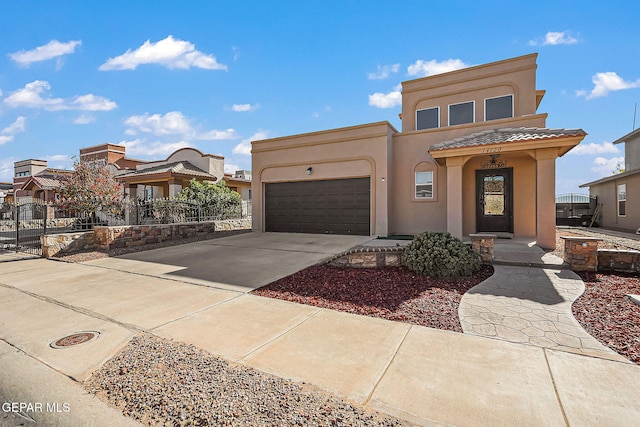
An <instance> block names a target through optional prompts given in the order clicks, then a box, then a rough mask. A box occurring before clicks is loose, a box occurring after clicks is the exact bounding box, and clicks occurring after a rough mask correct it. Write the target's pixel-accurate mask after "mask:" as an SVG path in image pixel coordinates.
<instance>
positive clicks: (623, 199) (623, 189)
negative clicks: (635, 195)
mask: <svg viewBox="0 0 640 427" xmlns="http://www.w3.org/2000/svg"><path fill="white" fill-rule="evenodd" d="M626 205H627V184H620V185H618V216H626V215H627V206H626Z"/></svg>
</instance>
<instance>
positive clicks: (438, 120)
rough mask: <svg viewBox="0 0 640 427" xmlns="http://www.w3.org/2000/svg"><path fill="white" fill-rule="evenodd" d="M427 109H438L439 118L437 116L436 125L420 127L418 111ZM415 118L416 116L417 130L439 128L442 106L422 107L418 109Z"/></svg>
mask: <svg viewBox="0 0 640 427" xmlns="http://www.w3.org/2000/svg"><path fill="white" fill-rule="evenodd" d="M426 110H436V111H437V112H438V118H437V123H436V127H432V128H420V129H418V112H419V111H426ZM415 118H416V126H415V128H416V130H429V129H438V128H440V106H436V107H428V108H420V109H419V110H416V115H415Z"/></svg>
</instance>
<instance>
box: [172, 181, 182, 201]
mask: <svg viewBox="0 0 640 427" xmlns="http://www.w3.org/2000/svg"><path fill="white" fill-rule="evenodd" d="M180 190H182V181H181V180H179V179H170V180H169V197H176V196H177V195H178V193H179V192H180Z"/></svg>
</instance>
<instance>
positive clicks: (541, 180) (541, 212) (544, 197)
mask: <svg viewBox="0 0 640 427" xmlns="http://www.w3.org/2000/svg"><path fill="white" fill-rule="evenodd" d="M556 157H558V149H557V148H545V149H541V150H536V199H537V201H536V235H537V236H536V242H537V244H538V246H540V247H541V248H544V249H553V248H555V247H556Z"/></svg>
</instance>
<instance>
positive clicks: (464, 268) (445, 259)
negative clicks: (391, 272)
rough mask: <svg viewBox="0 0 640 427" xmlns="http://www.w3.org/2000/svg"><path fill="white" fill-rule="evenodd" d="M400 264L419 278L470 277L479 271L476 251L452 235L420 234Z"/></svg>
mask: <svg viewBox="0 0 640 427" xmlns="http://www.w3.org/2000/svg"><path fill="white" fill-rule="evenodd" d="M400 261H401V263H402V265H403V266H405V267H407V268H408V269H409V270H411V271H414V272H416V273H418V274H422V275H425V276H430V277H437V278H446V279H452V278H456V277H460V276H470V275H472V274H474V273H475V272H477V271H478V270H479V269H480V259H479V257H478V255H477V254H476V253H475V252H473V249H472V248H471V247H470V246H469V245H465V244H464V243H462V240H460V239H457V238H455V237H453V236H452V235H451V234H449V233H434V232H425V233H422V234H419V235H418V236H416V237H415V238H414V239H413V240H412V241H411V243H410V244H409V246H407V247H406V248H405V249H404V251H403V252H402V255H401V257H400Z"/></svg>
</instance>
